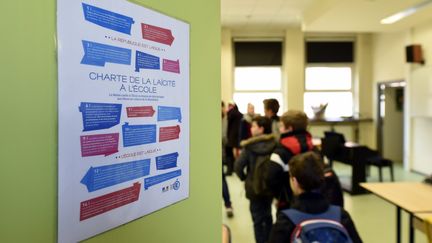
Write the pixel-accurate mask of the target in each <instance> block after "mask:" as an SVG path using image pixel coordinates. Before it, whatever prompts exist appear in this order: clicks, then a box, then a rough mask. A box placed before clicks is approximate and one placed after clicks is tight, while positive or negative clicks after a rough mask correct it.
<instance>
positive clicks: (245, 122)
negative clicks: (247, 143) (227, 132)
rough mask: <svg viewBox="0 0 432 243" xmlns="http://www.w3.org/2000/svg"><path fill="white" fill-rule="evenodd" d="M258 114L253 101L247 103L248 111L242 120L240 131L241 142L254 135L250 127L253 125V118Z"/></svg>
mask: <svg viewBox="0 0 432 243" xmlns="http://www.w3.org/2000/svg"><path fill="white" fill-rule="evenodd" d="M256 116H257V115H256V114H255V106H254V105H252V104H251V103H248V105H247V113H246V114H244V115H243V118H242V120H241V122H240V131H239V140H240V142H241V141H243V140H246V139H248V138H250V137H252V134H251V132H250V128H251V125H252V119H254V118H255V117H256Z"/></svg>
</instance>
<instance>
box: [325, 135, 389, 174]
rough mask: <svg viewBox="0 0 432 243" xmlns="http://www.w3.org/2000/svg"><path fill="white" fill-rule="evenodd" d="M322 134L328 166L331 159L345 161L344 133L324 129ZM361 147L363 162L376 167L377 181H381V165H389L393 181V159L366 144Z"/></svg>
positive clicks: (346, 158) (331, 161)
mask: <svg viewBox="0 0 432 243" xmlns="http://www.w3.org/2000/svg"><path fill="white" fill-rule="evenodd" d="M324 136H325V137H324V138H323V139H321V147H322V153H323V155H324V156H326V157H327V158H328V159H329V164H330V167H331V166H332V165H333V160H336V161H341V162H347V160H348V159H349V158H348V157H349V156H348V155H347V152H346V149H344V147H345V145H344V144H345V141H346V140H345V137H344V135H343V134H341V133H337V132H333V131H331V132H330V131H326V132H324ZM362 147H363V148H362V149H361V152H360V153H359V154H360V155H361V156H362V157H363V158H364V162H365V163H366V165H367V166H368V167H369V166H376V167H378V173H379V181H380V182H382V181H383V177H382V168H383V167H389V169H390V178H391V181H394V172H393V161H391V160H389V159H386V158H383V157H382V156H381V155H380V154H379V153H378V151H376V150H373V149H370V148H369V147H366V146H362ZM351 159H352V158H351ZM368 171H369V168H368Z"/></svg>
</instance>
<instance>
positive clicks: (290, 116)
mask: <svg viewBox="0 0 432 243" xmlns="http://www.w3.org/2000/svg"><path fill="white" fill-rule="evenodd" d="M307 125H308V117H307V115H306V113H304V112H303V111H298V110H289V111H287V112H285V113H284V114H283V115H282V116H281V118H280V122H279V131H280V132H281V133H285V132H290V131H297V130H306V128H307Z"/></svg>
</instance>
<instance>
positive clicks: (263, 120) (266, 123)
mask: <svg viewBox="0 0 432 243" xmlns="http://www.w3.org/2000/svg"><path fill="white" fill-rule="evenodd" d="M252 122H256V124H257V125H258V127H263V128H264V134H271V133H272V120H271V119H270V118H268V117H265V116H257V117H254V118H253V119H252Z"/></svg>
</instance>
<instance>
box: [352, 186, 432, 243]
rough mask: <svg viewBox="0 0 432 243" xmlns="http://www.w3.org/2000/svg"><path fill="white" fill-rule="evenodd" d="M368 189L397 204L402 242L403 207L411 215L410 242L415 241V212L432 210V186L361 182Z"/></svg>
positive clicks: (398, 230) (398, 238)
mask: <svg viewBox="0 0 432 243" xmlns="http://www.w3.org/2000/svg"><path fill="white" fill-rule="evenodd" d="M360 185H361V186H362V187H363V188H365V189H366V190H368V191H370V192H372V193H374V194H375V195H377V196H379V197H381V198H382V199H384V200H386V201H388V202H390V203H392V204H394V205H395V206H396V234H397V235H396V239H397V242H398V243H400V242H401V222H400V221H401V214H400V212H401V209H403V210H405V211H406V212H407V213H408V214H409V215H410V217H409V228H410V230H409V242H410V243H413V242H414V228H413V226H414V225H413V218H414V213H422V212H432V203H431V202H432V186H431V185H428V184H425V183H422V182H389V183H361V184H360Z"/></svg>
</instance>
